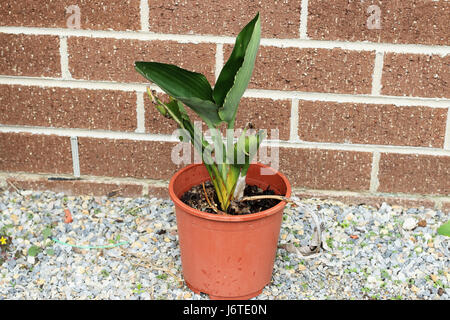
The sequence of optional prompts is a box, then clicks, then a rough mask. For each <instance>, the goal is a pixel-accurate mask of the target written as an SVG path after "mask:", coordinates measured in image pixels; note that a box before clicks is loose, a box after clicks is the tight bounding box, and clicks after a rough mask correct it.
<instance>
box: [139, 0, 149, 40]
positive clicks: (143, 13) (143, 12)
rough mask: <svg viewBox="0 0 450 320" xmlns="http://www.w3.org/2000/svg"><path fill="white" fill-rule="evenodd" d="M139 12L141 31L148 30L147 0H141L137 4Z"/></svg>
mask: <svg viewBox="0 0 450 320" xmlns="http://www.w3.org/2000/svg"><path fill="white" fill-rule="evenodd" d="M139 13H140V19H141V31H142V32H149V31H150V25H149V8H148V0H141V2H140V4H139Z"/></svg>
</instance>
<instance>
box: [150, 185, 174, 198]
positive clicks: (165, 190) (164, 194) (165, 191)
mask: <svg viewBox="0 0 450 320" xmlns="http://www.w3.org/2000/svg"><path fill="white" fill-rule="evenodd" d="M147 196H148V197H149V198H153V197H155V198H160V199H169V198H170V197H169V187H168V186H167V187H160V186H155V185H149V186H148V193H147Z"/></svg>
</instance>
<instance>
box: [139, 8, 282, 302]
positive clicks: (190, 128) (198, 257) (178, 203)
mask: <svg viewBox="0 0 450 320" xmlns="http://www.w3.org/2000/svg"><path fill="white" fill-rule="evenodd" d="M260 34H261V26H260V17H259V13H258V14H256V16H255V17H254V18H253V19H252V20H251V21H250V22H249V23H248V24H247V25H246V26H245V27H244V28H243V29H242V30H241V32H240V33H239V34H238V36H237V38H236V42H235V45H234V48H233V51H232V53H231V56H230V57H229V59H228V61H227V62H226V63H225V65H224V67H223V69H222V71H221V73H220V75H219V77H218V79H217V81H216V84H215V86H214V88H211V85H210V84H209V82H208V80H207V79H206V77H205V76H204V75H202V74H199V73H195V72H191V71H188V70H185V69H182V68H179V67H178V66H175V65H171V64H164V63H159V62H135V69H136V70H137V71H138V72H139V73H140V74H142V75H143V76H144V77H145V78H147V79H148V80H150V81H151V82H152V83H154V84H156V85H157V86H159V87H160V88H161V89H162V91H164V92H165V93H166V94H167V95H168V96H169V102H163V101H162V100H161V99H159V98H158V97H157V96H156V93H155V92H152V91H151V90H148V94H149V96H150V97H151V99H152V101H153V103H154V105H155V107H156V108H157V109H158V111H159V112H160V113H161V114H162V115H164V116H165V117H167V118H171V119H173V120H174V121H175V122H176V123H177V125H178V127H179V129H180V130H181V132H182V134H180V135H181V137H180V140H182V141H186V140H187V139H188V140H189V141H190V142H191V143H192V145H193V146H194V149H195V150H196V152H198V153H199V154H201V157H202V163H200V164H193V165H189V166H187V167H185V168H183V169H182V170H180V171H178V172H177V173H176V174H175V175H174V176H173V177H172V179H171V180H170V183H169V194H170V197H171V199H172V201H173V202H174V204H175V211H176V220H177V228H178V235H179V243H180V253H181V263H182V269H183V276H184V279H185V282H186V284H187V285H188V287H190V288H191V289H192V290H193V291H194V292H196V293H199V292H203V293H206V294H208V295H209V296H210V298H212V299H248V298H251V297H254V296H256V295H258V294H259V293H261V291H262V289H263V288H264V287H265V286H266V285H267V284H268V283H269V282H270V279H271V277H272V271H273V265H274V260H275V255H276V249H277V243H278V237H279V233H280V226H281V221H282V214H283V209H284V207H285V205H286V203H285V201H282V200H281V201H280V200H273V199H271V200H268V201H267V198H268V197H269V198H270V196H263V198H265V199H264V200H252V199H254V198H257V199H258V197H254V198H251V197H250V198H249V197H244V194H245V195H248V192H251V191H255V190H258V191H259V192H261V190H263V192H262V193H263V194H276V195H279V196H282V197H285V198H287V197H289V196H290V193H291V187H290V184H289V182H288V180H287V179H286V177H285V176H284V175H282V174H281V173H279V172H278V171H276V170H274V169H272V168H270V167H268V166H265V165H263V164H260V163H252V160H253V158H254V156H255V155H256V153H257V150H258V148H259V146H260V144H261V141H262V140H263V138H264V137H265V132H264V131H262V130H259V131H258V132H250V131H252V130H248V128H247V127H246V128H244V130H243V131H242V133H241V134H240V136H239V137H238V138H237V139H234V134H233V129H234V124H235V119H236V113H237V109H238V105H239V101H240V99H241V97H242V95H243V94H244V91H245V90H246V88H247V86H248V83H249V81H250V78H251V75H252V72H253V67H254V63H255V59H256V54H257V51H258V48H259V42H260ZM185 106H187V107H189V108H191V109H192V110H193V111H194V112H195V113H196V114H197V115H198V116H199V117H200V118H201V119H202V120H203V121H204V122H205V123H206V125H207V126H208V128H209V131H210V132H211V137H210V141H211V140H212V141H211V142H209V141H208V140H207V139H206V138H205V136H203V134H202V133H201V132H199V130H198V128H197V127H196V126H194V125H193V123H192V121H191V119H190V117H189V115H188V113H187V112H186V109H185ZM223 124H225V126H226V129H227V131H226V139H224V137H223V136H222V133H221V131H220V129H221V128H220V126H221V125H223ZM222 129H223V128H222ZM250 129H251V128H250ZM205 184H206V185H208V191H207V190H206V187H205ZM255 186H256V187H257V188H256V187H255ZM195 188H197V189H196V190H198V191H199V192H197V193H196V196H195V197H194V198H195V199H197V200H200V199H198V198H201V201H206V203H207V204H208V207H209V210H199V209H196V208H194V207H193V206H192V205H188V204H187V203H189V202H188V201H186V198H187V197H185V196H184V195H186V194H188V193H189V192H191V191H192V190H194V189H195ZM202 190H203V192H202ZM267 190H269V191H267ZM210 191H212V192H210ZM274 197H275V198H276V196H272V198H274ZM278 198H279V199H285V198H280V197H278ZM270 201H273V202H270ZM252 204H254V206H253V207H254V208H255V207H256V208H260V209H261V208H262V209H261V210H259V211H258V212H251V209H249V207H252ZM242 208H246V209H242Z"/></svg>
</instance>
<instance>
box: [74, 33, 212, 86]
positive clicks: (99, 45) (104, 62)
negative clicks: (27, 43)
mask: <svg viewBox="0 0 450 320" xmlns="http://www.w3.org/2000/svg"><path fill="white" fill-rule="evenodd" d="M215 50H216V49H215V45H213V44H209V43H200V44H187V43H177V42H174V41H159V40H155V41H140V40H127V39H106V38H85V37H76V38H74V37H71V38H69V39H68V51H69V70H70V73H71V74H72V76H73V77H74V78H76V79H86V80H106V81H117V82H144V83H148V80H146V79H145V78H144V77H143V76H142V75H140V74H139V73H138V72H137V71H136V70H135V69H134V62H135V61H157V62H164V63H172V64H176V65H177V66H179V67H181V68H184V69H188V70H191V71H195V72H200V73H202V74H204V75H205V76H206V77H207V78H208V80H209V81H210V82H211V83H213V82H214V79H215V78H214V69H215V61H216V60H215V59H216V58H215Z"/></svg>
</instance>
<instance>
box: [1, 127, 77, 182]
mask: <svg viewBox="0 0 450 320" xmlns="http://www.w3.org/2000/svg"><path fill="white" fill-rule="evenodd" d="M0 171H16V172H17V171H23V172H32V173H68V174H72V173H73V168H72V153H71V149H70V139H69V137H60V136H55V135H33V134H28V133H0Z"/></svg>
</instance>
